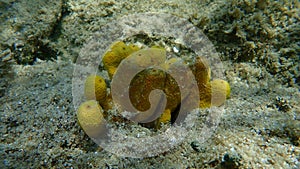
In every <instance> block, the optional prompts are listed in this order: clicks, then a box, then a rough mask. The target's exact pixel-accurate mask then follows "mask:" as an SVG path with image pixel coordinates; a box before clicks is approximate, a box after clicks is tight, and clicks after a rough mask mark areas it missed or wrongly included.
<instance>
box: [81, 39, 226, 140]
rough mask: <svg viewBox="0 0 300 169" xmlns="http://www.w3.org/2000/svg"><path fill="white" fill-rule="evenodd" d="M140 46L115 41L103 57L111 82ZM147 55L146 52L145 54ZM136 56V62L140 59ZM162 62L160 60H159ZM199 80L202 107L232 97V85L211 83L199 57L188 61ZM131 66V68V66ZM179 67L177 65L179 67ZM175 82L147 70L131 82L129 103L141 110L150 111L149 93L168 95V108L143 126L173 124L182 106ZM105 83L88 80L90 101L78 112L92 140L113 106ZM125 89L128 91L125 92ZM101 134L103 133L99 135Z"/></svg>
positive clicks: (167, 64) (96, 78)
mask: <svg viewBox="0 0 300 169" xmlns="http://www.w3.org/2000/svg"><path fill="white" fill-rule="evenodd" d="M151 49H153V50H164V49H161V48H150V50H149V51H151ZM141 50H142V49H140V48H139V47H137V46H136V45H133V44H128V45H127V44H125V43H124V42H122V41H118V42H115V43H114V44H113V45H112V46H111V47H110V49H109V50H108V51H107V52H106V53H105V55H104V56H103V59H102V62H103V65H104V68H105V69H106V71H107V72H108V75H109V77H110V79H112V78H113V76H114V74H115V72H116V70H117V68H118V66H119V65H120V63H121V62H122V61H123V60H124V59H125V58H127V57H129V56H130V55H131V54H133V53H134V52H137V51H141ZM144 55H145V56H146V55H147V53H145V52H144ZM145 56H143V57H141V58H142V60H143V61H137V63H141V64H142V63H145V64H146V62H148V60H147V57H145ZM141 58H138V57H136V59H141ZM158 59H159V58H158ZM174 64H178V60H177V59H175V58H172V59H170V60H167V61H166V62H165V63H164V64H163V65H161V66H163V67H165V68H166V70H167V69H168V68H169V67H170V66H171V65H174ZM186 64H187V65H189V68H190V69H191V70H192V73H193V75H194V76H195V79H196V81H197V85H198V89H199V99H200V102H199V107H200V108H208V107H211V106H221V105H223V104H224V102H225V100H226V99H227V98H229V96H230V85H229V83H228V82H226V81H225V80H221V79H214V80H211V70H210V67H209V66H208V64H207V63H206V61H205V60H204V59H203V58H201V57H197V58H195V59H194V60H193V61H186ZM129 66H130V65H129ZM176 66H177V65H176ZM179 69H180V67H179ZM174 84H176V81H174V79H173V78H172V77H171V76H169V75H167V74H166V73H164V72H163V71H162V70H155V69H145V70H143V71H142V72H140V73H139V74H138V76H135V77H134V79H132V82H131V84H130V87H129V93H130V101H131V102H132V104H133V105H134V106H135V107H136V108H137V109H138V110H139V111H145V110H147V109H149V107H150V105H149V100H148V96H149V93H150V92H151V91H152V90H154V89H160V90H162V91H164V93H165V94H166V96H167V105H166V109H165V110H164V112H163V113H162V114H161V115H160V117H158V118H157V119H156V120H155V121H154V122H151V123H149V125H147V124H146V125H144V126H147V127H152V128H159V127H160V126H161V124H167V123H171V122H172V121H171V119H172V118H173V116H174V117H175V114H176V113H174V112H175V111H176V109H177V108H178V106H180V101H181V98H180V97H181V95H180V91H179V89H178V87H176V85H175V86H174ZM107 86H108V85H107V84H106V81H105V79H104V78H103V77H101V76H98V75H90V76H88V77H87V78H86V82H85V87H84V93H85V97H86V99H87V100H88V101H86V102H84V103H82V104H81V105H80V107H79V109H78V113H77V118H78V121H79V124H80V125H81V127H82V128H83V129H84V131H85V132H86V133H87V134H88V135H89V136H91V137H94V138H95V137H98V136H99V135H100V134H101V131H103V125H104V124H105V117H106V115H107V112H109V110H110V109H111V108H112V107H113V105H112V104H113V102H112V98H111V95H110V94H109V93H110V92H109V90H108V89H107ZM124 90H125V89H124ZM99 132H100V133H99Z"/></svg>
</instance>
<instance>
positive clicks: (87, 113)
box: [77, 100, 105, 138]
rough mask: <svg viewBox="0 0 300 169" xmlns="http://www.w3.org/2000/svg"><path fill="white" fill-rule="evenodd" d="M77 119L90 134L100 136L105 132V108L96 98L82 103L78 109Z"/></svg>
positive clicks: (95, 136)
mask: <svg viewBox="0 0 300 169" xmlns="http://www.w3.org/2000/svg"><path fill="white" fill-rule="evenodd" d="M77 119H78V122H79V124H80V126H81V128H82V129H83V130H84V132H85V133H86V134H87V135H88V136H90V137H92V138H99V137H101V136H102V135H103V134H104V131H105V120H104V117H103V110H102V108H101V106H100V105H99V104H98V102H97V101H96V100H89V101H86V102H84V103H82V104H81V105H80V106H79V109H78V111H77Z"/></svg>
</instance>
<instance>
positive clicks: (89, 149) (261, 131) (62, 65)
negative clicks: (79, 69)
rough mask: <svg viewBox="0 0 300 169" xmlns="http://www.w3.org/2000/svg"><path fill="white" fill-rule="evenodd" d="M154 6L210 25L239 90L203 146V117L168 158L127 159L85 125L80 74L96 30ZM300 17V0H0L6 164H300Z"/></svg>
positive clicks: (1, 150)
mask: <svg viewBox="0 0 300 169" xmlns="http://www.w3.org/2000/svg"><path fill="white" fill-rule="evenodd" d="M145 12H155V13H166V14H172V15H174V16H176V17H180V18H184V19H186V20H188V21H189V22H190V23H192V24H193V25H194V26H195V27H197V28H199V29H200V30H202V31H203V33H204V34H205V35H206V36H207V37H208V38H209V40H210V41H211V42H212V43H213V45H214V47H215V48H216V50H217V52H218V53H219V56H220V58H221V60H222V64H223V66H224V73H225V74H224V75H225V80H227V81H228V82H229V84H230V86H231V96H230V98H229V99H228V100H226V103H225V112H224V114H222V117H221V121H220V123H219V125H218V128H217V129H216V131H215V132H214V133H213V135H212V136H211V137H210V138H209V139H208V140H206V141H205V142H204V143H201V144H200V143H199V142H197V141H195V140H196V138H197V133H199V131H200V130H201V128H197V124H196V125H195V127H194V128H193V129H192V131H191V133H192V134H191V135H189V136H188V137H187V138H186V139H185V140H184V141H183V142H182V143H181V144H180V145H178V146H176V147H175V148H173V149H171V150H170V151H167V152H165V153H162V154H160V155H159V156H155V157H148V158H138V159H136V158H130V157H119V156H117V155H115V154H113V153H110V152H108V151H106V150H104V149H102V148H101V147H99V146H98V145H97V144H96V143H94V142H93V141H92V140H91V139H90V138H89V137H88V136H87V135H86V134H85V133H84V131H83V130H82V129H81V128H80V126H79V124H78V122H77V117H76V112H77V110H76V109H75V108H74V105H73V95H72V78H73V71H74V67H75V66H76V59H77V58H78V57H79V55H80V50H81V49H82V48H83V46H84V45H85V44H86V41H87V39H89V37H90V36H92V35H93V34H94V33H95V32H96V31H98V30H99V29H100V28H101V27H103V26H104V25H106V24H108V23H110V22H112V21H115V20H117V19H118V18H121V17H123V16H126V15H129V14H135V13H145ZM299 14H300V3H299V1H297V0H279V1H271V0H169V1H165V0H141V1H136V0H128V1H116V0H53V1H43V0H27V1H20V0H0V123H1V127H0V133H1V138H0V139H1V142H0V156H1V158H0V159H1V162H0V168H228V169H231V168H294V169H296V168H300V162H299V159H300V104H299V102H300V92H299V86H300V73H299V69H300V66H299V65H300V64H299V63H300V21H299V19H300V16H299ZM174 29H176V28H174ZM158 40H159V38H158ZM203 111H205V110H203ZM198 122H199V123H200V121H198ZM198 125H199V124H198ZM133 130H134V127H133ZM193 134H194V135H193Z"/></svg>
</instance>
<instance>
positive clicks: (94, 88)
mask: <svg viewBox="0 0 300 169" xmlns="http://www.w3.org/2000/svg"><path fill="white" fill-rule="evenodd" d="M106 89H107V87H106V83H105V80H104V79H103V78H102V77H101V76H98V75H90V76H88V77H87V78H86V81H85V85H84V94H85V97H86V99H87V100H97V101H98V102H99V103H100V104H101V105H103V104H104V103H105V102H106V95H107V91H106Z"/></svg>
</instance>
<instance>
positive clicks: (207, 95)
mask: <svg viewBox="0 0 300 169" xmlns="http://www.w3.org/2000/svg"><path fill="white" fill-rule="evenodd" d="M199 95H200V103H199V107H200V108H208V107H211V106H221V105H222V104H224V102H225V100H226V99H227V98H229V96H230V85H229V83H228V82H226V81H225V80H221V79H215V80H213V81H211V82H209V83H206V84H203V85H202V86H201V87H199Z"/></svg>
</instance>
